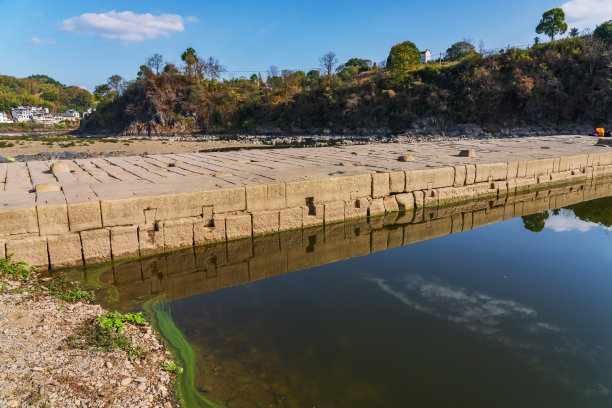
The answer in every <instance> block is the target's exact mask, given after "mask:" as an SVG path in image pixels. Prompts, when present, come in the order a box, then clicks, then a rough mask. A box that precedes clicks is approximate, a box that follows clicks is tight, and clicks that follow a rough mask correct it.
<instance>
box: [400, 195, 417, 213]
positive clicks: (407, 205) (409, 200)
mask: <svg viewBox="0 0 612 408" xmlns="http://www.w3.org/2000/svg"><path fill="white" fill-rule="evenodd" d="M395 200H396V201H397V206H398V209H399V210H400V211H405V210H408V209H411V208H414V194H413V193H403V194H396V195H395Z"/></svg>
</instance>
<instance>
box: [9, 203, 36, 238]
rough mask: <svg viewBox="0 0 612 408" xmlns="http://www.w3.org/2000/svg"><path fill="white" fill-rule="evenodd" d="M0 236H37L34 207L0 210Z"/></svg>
mask: <svg viewBox="0 0 612 408" xmlns="http://www.w3.org/2000/svg"><path fill="white" fill-rule="evenodd" d="M0 225H1V226H2V227H1V228H0V236H10V235H17V234H38V233H39V231H38V216H37V213H36V207H34V206H32V207H29V208H18V209H14V210H2V209H0Z"/></svg>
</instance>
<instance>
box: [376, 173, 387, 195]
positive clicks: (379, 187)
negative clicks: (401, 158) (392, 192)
mask: <svg viewBox="0 0 612 408" xmlns="http://www.w3.org/2000/svg"><path fill="white" fill-rule="evenodd" d="M389 188H390V185H389V173H374V174H372V198H381V197H386V196H388V195H389Z"/></svg>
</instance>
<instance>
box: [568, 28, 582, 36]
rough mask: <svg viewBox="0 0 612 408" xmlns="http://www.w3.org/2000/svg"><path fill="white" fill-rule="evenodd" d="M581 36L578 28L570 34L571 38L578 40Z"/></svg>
mask: <svg viewBox="0 0 612 408" xmlns="http://www.w3.org/2000/svg"><path fill="white" fill-rule="evenodd" d="M579 35H580V32H579V31H578V29H577V28H576V27H573V28H572V29H571V30H570V32H569V36H570V37H571V38H576V37H578V36H579Z"/></svg>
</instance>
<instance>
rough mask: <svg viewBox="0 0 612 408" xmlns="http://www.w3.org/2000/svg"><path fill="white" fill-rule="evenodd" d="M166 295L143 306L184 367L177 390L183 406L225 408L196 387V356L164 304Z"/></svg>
mask: <svg viewBox="0 0 612 408" xmlns="http://www.w3.org/2000/svg"><path fill="white" fill-rule="evenodd" d="M163 299H164V295H160V296H157V297H155V298H153V299H151V300H149V301H147V302H145V303H144V304H143V305H142V308H143V309H144V310H145V311H147V313H149V315H150V316H151V324H152V326H153V328H154V329H155V331H156V332H157V333H159V335H160V336H161V337H162V338H163V339H164V340H165V342H166V347H168V349H169V350H170V352H171V353H172V356H173V357H174V358H175V360H177V361H178V362H179V364H180V365H181V366H182V367H183V371H182V372H180V373H178V374H177V378H176V381H177V389H178V393H179V395H180V397H181V400H182V404H183V406H184V407H186V408H192V407H194V408H196V407H198V408H223V407H222V406H221V405H218V404H216V403H214V402H212V401H211V400H209V399H208V398H205V397H204V396H203V395H202V394H200V393H199V392H198V390H197V389H196V386H195V365H196V355H195V352H194V350H193V348H192V347H191V345H190V344H189V343H188V342H187V340H186V339H185V337H184V336H183V333H181V331H180V330H179V328H178V327H176V325H175V324H174V321H173V320H172V314H171V313H170V305H169V304H168V303H165V302H163Z"/></svg>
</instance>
